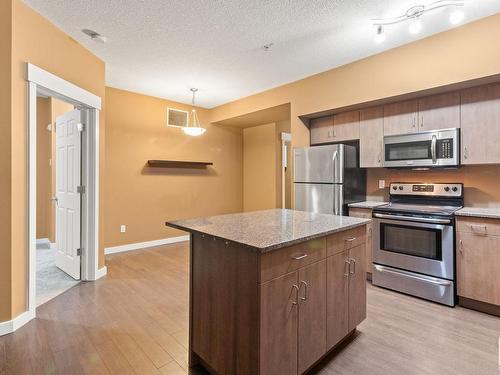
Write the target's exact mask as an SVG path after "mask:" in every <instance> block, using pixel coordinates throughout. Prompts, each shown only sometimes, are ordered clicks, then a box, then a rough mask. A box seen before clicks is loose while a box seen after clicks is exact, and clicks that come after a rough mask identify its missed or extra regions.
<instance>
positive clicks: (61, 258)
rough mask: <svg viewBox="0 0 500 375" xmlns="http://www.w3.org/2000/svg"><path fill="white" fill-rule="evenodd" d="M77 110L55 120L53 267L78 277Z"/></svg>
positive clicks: (78, 176)
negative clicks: (54, 241)
mask: <svg viewBox="0 0 500 375" xmlns="http://www.w3.org/2000/svg"><path fill="white" fill-rule="evenodd" d="M81 130H82V125H81V112H80V111H79V110H77V109H75V110H73V111H71V112H68V113H65V114H64V115H62V116H60V117H58V118H57V119H56V150H57V152H56V204H57V208H56V247H57V255H56V266H57V267H58V268H60V269H61V270H62V271H64V272H66V273H67V274H68V275H70V276H71V277H73V278H75V279H77V280H79V279H80V263H81V262H80V258H81V257H80V255H79V251H78V249H79V248H80V242H81V229H80V221H81V216H80V211H81V199H80V192H79V191H78V186H79V185H80V181H81Z"/></svg>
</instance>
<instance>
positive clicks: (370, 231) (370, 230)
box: [368, 227, 373, 237]
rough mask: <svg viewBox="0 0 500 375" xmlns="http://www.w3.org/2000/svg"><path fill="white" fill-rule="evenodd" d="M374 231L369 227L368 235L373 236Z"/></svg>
mask: <svg viewBox="0 0 500 375" xmlns="http://www.w3.org/2000/svg"><path fill="white" fill-rule="evenodd" d="M372 231H373V228H371V227H370V228H368V237H371V236H372Z"/></svg>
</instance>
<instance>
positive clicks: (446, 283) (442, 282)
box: [373, 264, 452, 286]
mask: <svg viewBox="0 0 500 375" xmlns="http://www.w3.org/2000/svg"><path fill="white" fill-rule="evenodd" d="M373 266H374V267H375V269H376V270H377V271H379V272H385V273H392V274H394V275H402V276H405V277H409V278H411V279H415V280H418V281H423V282H426V283H430V284H435V285H440V286H450V285H452V284H451V281H446V280H440V279H437V278H435V277H430V276H424V275H422V276H420V275H416V274H414V273H413V272H407V271H403V270H397V271H395V270H391V269H390V268H387V267H384V266H380V265H378V264H374V265H373Z"/></svg>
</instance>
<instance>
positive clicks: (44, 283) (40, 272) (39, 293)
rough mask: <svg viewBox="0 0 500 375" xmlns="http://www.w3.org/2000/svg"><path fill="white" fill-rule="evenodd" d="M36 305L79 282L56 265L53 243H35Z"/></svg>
mask: <svg viewBox="0 0 500 375" xmlns="http://www.w3.org/2000/svg"><path fill="white" fill-rule="evenodd" d="M36 250H37V251H36V305H37V306H40V305H42V304H44V303H45V302H47V301H49V300H51V299H52V298H54V297H56V296H58V295H59V294H61V293H63V292H65V291H66V290H68V289H70V288H71V287H73V286H75V285H76V284H78V283H79V281H78V280H75V279H73V278H72V277H71V276H69V275H67V274H66V273H64V272H63V271H61V270H60V269H59V268H57V267H56V249H55V245H54V244H52V245H51V244H49V243H37V248H36Z"/></svg>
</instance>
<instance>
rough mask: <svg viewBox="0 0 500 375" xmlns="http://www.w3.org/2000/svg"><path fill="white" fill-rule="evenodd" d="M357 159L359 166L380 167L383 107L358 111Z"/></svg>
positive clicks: (382, 149)
mask: <svg viewBox="0 0 500 375" xmlns="http://www.w3.org/2000/svg"><path fill="white" fill-rule="evenodd" d="M359 119H360V122H359V161H360V165H361V168H377V167H382V160H383V152H384V107H373V108H368V109H363V110H361V111H360V113H359Z"/></svg>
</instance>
